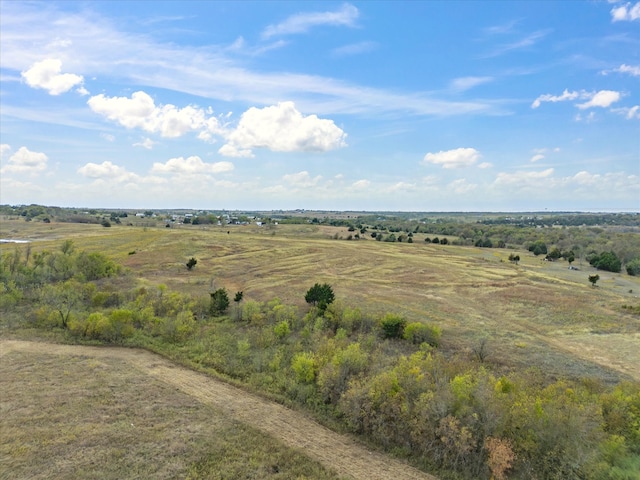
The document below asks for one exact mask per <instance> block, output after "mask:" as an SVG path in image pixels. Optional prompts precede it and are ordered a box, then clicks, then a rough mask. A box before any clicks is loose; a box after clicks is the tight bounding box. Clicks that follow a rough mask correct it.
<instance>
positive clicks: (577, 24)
mask: <svg viewBox="0 0 640 480" xmlns="http://www.w3.org/2000/svg"><path fill="white" fill-rule="evenodd" d="M0 32H1V33H0V41H1V50H0V79H1V85H2V86H1V89H0V102H1V104H0V134H1V139H0V143H1V145H2V146H1V154H2V157H1V163H0V203H3V204H30V203H41V204H47V205H59V206H71V207H111V208H196V209H201V208H202V209H244V210H249V209H258V210H271V209H295V208H305V209H322V210H408V211H523V210H545V209H548V210H581V211H611V210H613V211H640V2H633V1H632V2H624V1H622V2H620V1H608V0H602V1H543V2H534V1H527V2H524V1H522V2H520V1H488V2H484V1H443V2H439V1H425V2H420V1H410V2H401V1H394V2H384V1H379V2H347V3H344V2H312V1H307V2H268V1H259V2H250V1H236V2H222V1H219V2H213V1H182V2H162V1H155V2H148V1H141V2H134V1H124V0H121V1H115V2H114V1H109V2H100V1H91V2H81V1H72V2H56V1H47V2H27V1H2V2H0Z"/></svg>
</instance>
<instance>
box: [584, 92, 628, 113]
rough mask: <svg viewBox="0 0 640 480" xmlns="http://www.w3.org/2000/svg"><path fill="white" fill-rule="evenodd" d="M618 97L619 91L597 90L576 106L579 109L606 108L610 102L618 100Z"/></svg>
mask: <svg viewBox="0 0 640 480" xmlns="http://www.w3.org/2000/svg"><path fill="white" fill-rule="evenodd" d="M620 97H621V95H620V92H616V91H613V90H600V91H599V92H596V93H594V94H593V96H592V97H591V99H590V100H589V101H588V102H585V103H579V104H577V105H576V106H577V107H578V108H579V109H581V110H584V109H586V108H593V107H602V108H606V107H609V106H610V105H611V104H612V103H615V102H617V101H618V100H620Z"/></svg>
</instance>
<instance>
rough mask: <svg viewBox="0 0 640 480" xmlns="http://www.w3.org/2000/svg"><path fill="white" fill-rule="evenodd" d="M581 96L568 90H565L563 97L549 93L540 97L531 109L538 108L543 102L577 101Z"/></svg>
mask: <svg viewBox="0 0 640 480" xmlns="http://www.w3.org/2000/svg"><path fill="white" fill-rule="evenodd" d="M580 95H581V94H580V93H578V92H570V91H569V90H567V89H565V91H564V92H562V95H558V96H556V95H551V94H548V93H547V94H545V95H540V96H539V97H538V98H536V99H535V100H534V101H533V103H532V104H531V108H538V107H539V106H540V104H541V103H542V102H554V103H555V102H564V101H566V100H575V99H577V98H579V97H580Z"/></svg>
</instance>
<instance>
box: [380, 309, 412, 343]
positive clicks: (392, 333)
mask: <svg viewBox="0 0 640 480" xmlns="http://www.w3.org/2000/svg"><path fill="white" fill-rule="evenodd" d="M406 325H407V321H406V320H405V319H404V318H402V317H401V316H399V315H394V314H393V313H388V314H387V315H385V316H384V318H383V319H382V320H380V328H381V329H382V336H383V337H384V338H401V337H402V335H403V334H404V329H405V327H406Z"/></svg>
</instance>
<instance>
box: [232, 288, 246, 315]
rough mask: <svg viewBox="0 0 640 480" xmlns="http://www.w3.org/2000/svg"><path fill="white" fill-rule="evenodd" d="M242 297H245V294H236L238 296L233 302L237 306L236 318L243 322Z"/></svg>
mask: <svg viewBox="0 0 640 480" xmlns="http://www.w3.org/2000/svg"><path fill="white" fill-rule="evenodd" d="M242 297H244V293H243V292H236V295H235V296H234V297H233V301H234V302H235V304H236V317H237V318H238V320H242V308H240V302H241V301H242Z"/></svg>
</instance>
